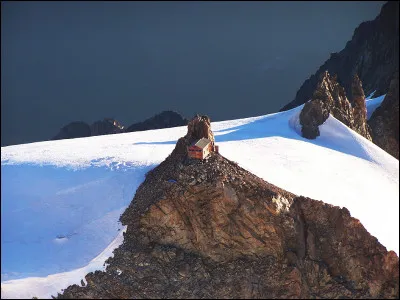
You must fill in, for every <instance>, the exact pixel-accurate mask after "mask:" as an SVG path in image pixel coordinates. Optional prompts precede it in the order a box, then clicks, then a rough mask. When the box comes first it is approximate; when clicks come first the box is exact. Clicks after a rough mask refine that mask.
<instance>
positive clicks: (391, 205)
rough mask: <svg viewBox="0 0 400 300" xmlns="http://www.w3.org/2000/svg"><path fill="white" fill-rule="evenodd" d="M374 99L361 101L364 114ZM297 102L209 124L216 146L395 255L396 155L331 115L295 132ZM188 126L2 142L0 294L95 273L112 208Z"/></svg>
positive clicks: (114, 236) (113, 236) (28, 293)
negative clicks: (350, 221) (333, 211)
mask: <svg viewBox="0 0 400 300" xmlns="http://www.w3.org/2000/svg"><path fill="white" fill-rule="evenodd" d="M380 98H381V99H369V100H368V101H367V108H368V110H369V113H370V111H371V110H373V109H374V108H376V107H377V106H378V105H379V103H380V101H382V100H383V97H380ZM300 110H301V107H297V108H294V109H292V110H290V111H285V112H280V113H276V114H270V115H265V116H259V117H253V118H246V119H239V120H230V121H222V122H213V123H212V129H213V131H214V134H215V137H216V141H217V143H218V144H219V145H220V153H221V154H222V155H224V156H225V157H227V158H228V159H231V160H233V161H236V162H237V163H238V164H239V165H240V166H242V167H243V168H245V169H247V170H249V171H250V172H253V173H254V174H256V175H258V176H260V177H262V178H263V179H265V180H266V181H268V182H270V183H273V184H275V185H277V186H279V187H281V188H284V189H286V190H288V191H290V192H293V193H295V194H298V195H304V196H307V197H310V198H313V199H318V200H322V201H324V202H326V203H330V204H333V205H338V206H346V207H347V208H348V209H349V211H350V213H351V215H352V216H353V217H356V218H358V219H359V220H360V221H361V222H362V224H363V225H364V226H365V227H366V229H367V230H368V231H369V232H370V233H371V234H372V235H374V236H375V237H377V238H378V240H379V241H380V242H381V243H382V244H383V245H384V246H385V247H387V249H388V250H394V251H395V252H396V253H397V254H398V253H399V252H398V250H399V249H398V248H399V238H398V236H399V161H398V160H397V159H395V158H394V157H392V156H390V155H389V154H388V153H386V152H385V151H383V150H382V149H380V148H379V147H377V146H376V145H374V144H373V143H371V142H370V141H368V140H366V139H365V138H364V137H362V136H360V135H359V134H357V133H355V132H354V131H352V130H350V129H349V128H347V127H346V126H345V125H343V124H342V123H341V122H339V121H338V120H336V119H335V118H333V117H332V116H330V117H329V118H328V120H327V121H326V122H325V124H323V125H322V126H321V127H320V130H321V136H319V137H318V138H317V139H315V140H307V139H304V138H302V137H301V136H300V135H299V130H300V127H299V123H298V116H299V113H300ZM185 133H186V127H176V128H168V129H159V130H151V131H143V132H132V133H124V134H117V135H106V136H95V137H89V138H79V139H71V140H59V141H47V142H39V143H31V144H23V145H16V146H8V147H2V148H1V171H2V176H1V196H2V202H1V225H2V227H1V228H2V229H1V230H2V234H1V246H2V257H1V263H2V264H1V280H2V283H1V297H2V298H24V297H26V298H31V297H32V296H37V297H47V298H49V297H50V296H51V295H56V294H57V292H59V291H61V289H62V288H66V287H67V286H68V285H70V284H74V283H76V284H80V281H81V279H83V278H84V275H85V274H86V273H87V272H90V271H94V270H101V269H102V268H103V263H104V261H105V260H106V258H107V257H109V256H110V255H111V253H112V250H113V249H114V248H115V247H117V246H118V245H119V244H120V243H121V242H122V235H121V232H122V230H124V229H123V228H122V226H121V224H119V223H118V218H119V215H120V214H121V213H122V212H123V211H124V209H125V208H126V207H127V205H128V204H129V203H130V201H131V200H132V198H133V196H134V193H135V190H136V188H137V187H138V186H139V184H140V183H141V182H142V181H143V179H144V175H145V173H146V172H147V171H148V170H150V169H152V168H154V167H155V166H156V165H157V164H159V163H160V162H161V161H163V160H164V159H165V158H166V157H167V156H168V154H169V153H170V152H171V151H172V150H173V148H174V146H175V143H176V141H177V139H178V138H179V137H181V136H183V135H184V134H185Z"/></svg>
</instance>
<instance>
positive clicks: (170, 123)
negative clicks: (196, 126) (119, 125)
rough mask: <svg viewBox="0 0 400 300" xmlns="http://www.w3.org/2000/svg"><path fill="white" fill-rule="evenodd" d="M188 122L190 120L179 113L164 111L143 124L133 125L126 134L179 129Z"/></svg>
mask: <svg viewBox="0 0 400 300" xmlns="http://www.w3.org/2000/svg"><path fill="white" fill-rule="evenodd" d="M187 122H188V120H187V119H185V118H183V117H182V116H181V115H180V114H179V113H177V112H174V111H163V112H161V113H159V114H157V115H155V116H154V117H151V118H149V119H147V120H145V121H143V122H140V123H135V124H132V125H131V126H129V127H128V128H127V129H126V132H133V131H143V130H150V129H161V128H171V127H178V126H183V125H186V124H187Z"/></svg>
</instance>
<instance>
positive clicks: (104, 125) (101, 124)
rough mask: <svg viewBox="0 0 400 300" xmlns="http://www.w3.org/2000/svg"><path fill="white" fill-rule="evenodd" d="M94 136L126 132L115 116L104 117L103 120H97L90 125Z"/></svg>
mask: <svg viewBox="0 0 400 300" xmlns="http://www.w3.org/2000/svg"><path fill="white" fill-rule="evenodd" d="M90 131H91V135H92V136H96V135H105V134H115V133H122V132H124V126H122V125H121V123H119V122H118V121H117V120H115V119H113V118H104V119H103V120H102V121H96V122H94V123H93V124H92V125H91V126H90Z"/></svg>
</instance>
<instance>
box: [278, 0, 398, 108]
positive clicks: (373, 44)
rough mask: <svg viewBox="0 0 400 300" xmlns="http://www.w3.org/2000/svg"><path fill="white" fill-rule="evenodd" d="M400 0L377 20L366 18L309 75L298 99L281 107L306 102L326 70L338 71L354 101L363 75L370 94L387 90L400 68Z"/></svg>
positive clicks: (384, 9)
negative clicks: (354, 84) (354, 87)
mask: <svg viewBox="0 0 400 300" xmlns="http://www.w3.org/2000/svg"><path fill="white" fill-rule="evenodd" d="M398 57H399V2H398V1H388V2H387V3H386V4H384V5H383V7H382V9H381V12H380V14H379V15H378V16H377V17H376V18H375V20H373V21H367V22H363V23H361V24H360V26H358V27H357V28H356V30H355V31H354V34H353V37H352V39H351V40H350V41H349V42H348V43H347V44H346V47H345V48H344V49H343V50H342V51H340V52H339V53H332V54H331V57H330V58H329V59H328V60H327V61H326V62H325V63H324V64H323V65H322V66H321V67H320V68H319V69H318V71H317V72H316V73H315V74H314V75H312V76H311V77H310V78H309V79H307V80H306V81H305V82H304V83H303V85H302V86H301V87H300V89H299V90H298V92H297V94H296V97H295V99H294V100H293V101H292V102H290V103H289V104H287V105H285V106H284V107H283V108H282V109H281V111H284V110H288V109H291V108H294V107H296V106H299V105H301V104H303V103H306V102H307V101H308V100H310V99H311V97H312V94H313V91H314V90H315V88H316V86H317V84H318V79H319V78H320V76H321V74H323V73H324V72H325V71H326V70H328V71H329V73H330V74H337V76H338V78H339V80H340V84H341V86H343V87H344V89H345V91H346V94H347V95H348V98H349V100H350V101H351V102H352V103H353V101H354V99H353V95H352V79H353V76H354V75H355V74H358V76H360V79H361V81H362V82H363V85H364V91H365V93H366V94H370V93H372V92H373V91H375V90H376V93H375V95H376V96H379V95H383V94H385V93H387V91H388V89H389V85H390V80H391V78H392V76H393V73H394V72H395V71H396V70H398V69H399V60H398Z"/></svg>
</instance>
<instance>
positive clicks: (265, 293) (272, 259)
mask: <svg viewBox="0 0 400 300" xmlns="http://www.w3.org/2000/svg"><path fill="white" fill-rule="evenodd" d="M209 124H210V122H209V118H207V117H205V116H204V117H200V116H196V117H195V118H194V119H193V120H191V121H190V122H189V124H188V132H187V134H186V135H185V136H184V137H182V138H180V139H179V140H178V142H177V144H176V146H175V149H174V150H173V151H172V153H171V155H169V156H168V157H167V158H166V159H165V160H164V161H163V162H162V163H161V164H160V165H158V166H157V167H156V168H154V169H153V170H151V171H150V172H148V173H147V174H146V179H145V181H144V182H143V183H142V184H141V185H140V186H139V188H138V189H137V191H136V194H135V196H134V198H133V200H132V202H131V203H130V205H129V207H128V208H127V209H126V211H125V212H124V213H123V214H122V216H121V218H120V220H121V222H122V223H123V224H124V225H127V231H126V233H125V234H124V242H123V244H122V245H121V246H120V247H119V248H117V249H116V250H115V251H114V257H113V258H109V259H108V260H107V264H108V266H107V268H106V270H105V272H101V271H96V272H94V273H89V274H88V275H87V276H86V281H87V285H85V286H84V287H80V286H78V285H72V286H70V287H68V288H67V289H66V290H64V292H63V294H59V295H58V298H61V299H63V298H309V297H325V298H338V297H346V298H373V297H382V298H398V297H399V260H398V257H397V255H396V254H395V253H394V252H393V251H389V252H388V251H387V250H386V248H385V247H384V246H382V245H381V244H380V243H379V242H378V240H377V239H376V238H375V237H373V236H371V235H370V234H369V233H368V232H367V231H366V230H365V228H364V227H363V225H362V224H361V223H360V222H359V221H358V220H357V219H355V218H352V217H351V216H350V213H349V211H348V210H347V209H346V208H339V207H336V206H332V205H328V204H325V203H323V202H322V201H316V200H312V199H310V198H306V197H301V196H300V197H299V196H296V195H294V194H292V193H290V192H288V191H285V190H283V189H281V188H279V187H277V186H274V185H272V184H270V183H268V182H266V181H264V180H263V179H261V178H259V177H257V176H255V175H253V174H252V173H250V172H248V171H246V170H244V169H243V168H241V167H239V166H238V165H237V164H236V163H234V162H232V161H230V160H228V159H226V158H224V157H223V156H222V155H220V154H218V153H215V152H211V153H210V155H209V156H208V157H207V159H204V160H200V159H193V158H190V157H188V156H187V150H186V149H187V148H186V147H187V145H189V144H190V143H191V142H192V141H193V139H198V138H203V137H206V138H209V139H210V138H213V134H212V131H211V128H210V126H209ZM247 155H251V153H248V154H247ZM266 167H268V166H266Z"/></svg>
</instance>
